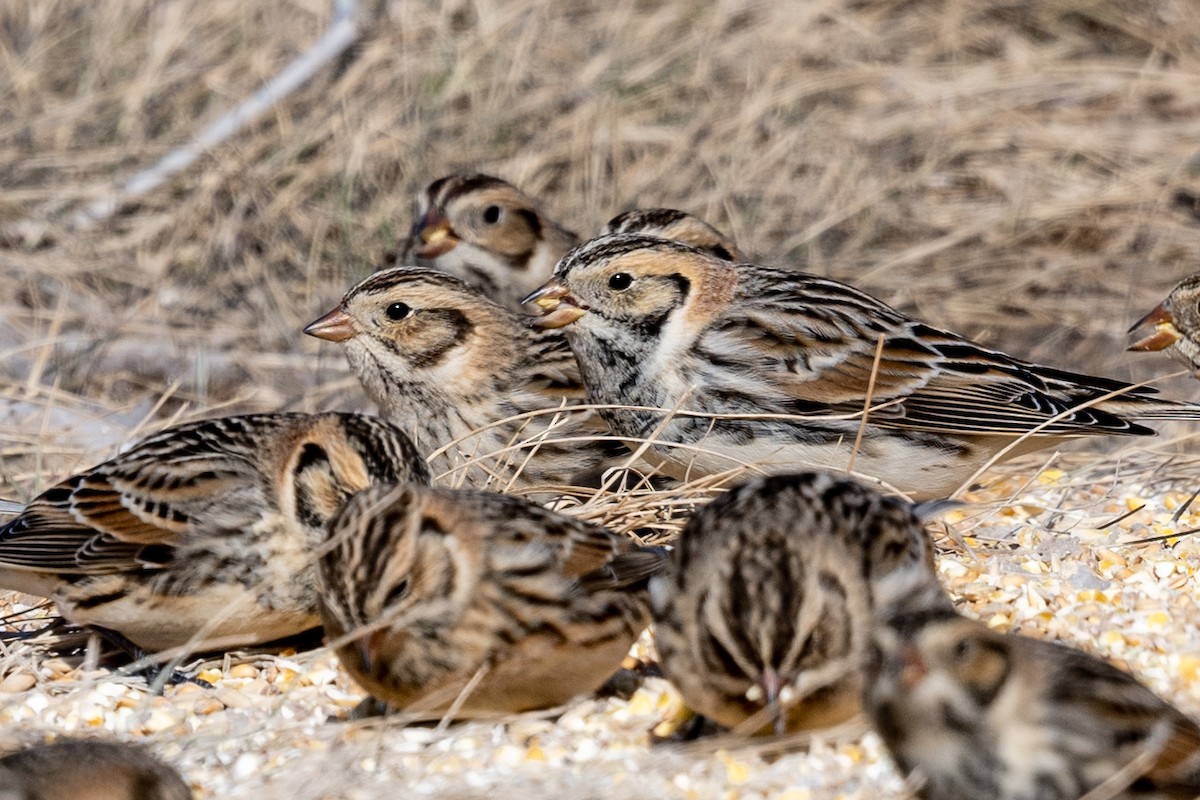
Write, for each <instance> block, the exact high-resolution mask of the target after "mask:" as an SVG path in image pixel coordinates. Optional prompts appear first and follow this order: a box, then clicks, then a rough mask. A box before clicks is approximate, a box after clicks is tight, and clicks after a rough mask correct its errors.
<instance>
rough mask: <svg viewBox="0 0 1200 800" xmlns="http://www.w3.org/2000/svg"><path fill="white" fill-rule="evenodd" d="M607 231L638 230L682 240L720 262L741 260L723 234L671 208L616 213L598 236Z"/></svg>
mask: <svg viewBox="0 0 1200 800" xmlns="http://www.w3.org/2000/svg"><path fill="white" fill-rule="evenodd" d="M610 233H640V234H644V235H646V236H657V237H659V238H660V239H670V240H672V241H675V242H682V243H683V244H686V245H689V246H691V247H694V248H696V249H697V250H699V251H700V252H701V253H705V254H707V255H710V256H713V257H715V258H719V259H721V260H723V261H732V262H735V263H737V262H741V261H744V260H745V257H744V256H743V255H742V252H741V251H740V250H738V246H737V245H736V244H735V243H734V241H733V240H732V239H730V238H729V237H728V236H726V235H725V234H723V233H721V232H720V231H719V230H717V229H716V228H714V227H713V226H712V225H709V224H708V223H707V222H705V221H704V220H702V219H700V218H699V217H697V216H694V215H692V214H689V213H687V212H686V211H678V210H676V209H674V208H639V209H635V210H633V211H626V212H625V213H624V214H618V215H617V216H615V217H613V218H612V219H610V220H609V221H608V224H607V225H605V226H604V230H602V231H601V232H600V235H601V236H606V235H608V234H610Z"/></svg>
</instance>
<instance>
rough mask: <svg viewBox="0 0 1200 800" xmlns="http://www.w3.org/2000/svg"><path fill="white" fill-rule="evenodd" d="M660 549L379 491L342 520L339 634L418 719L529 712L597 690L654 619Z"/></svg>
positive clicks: (462, 501)
mask: <svg viewBox="0 0 1200 800" xmlns="http://www.w3.org/2000/svg"><path fill="white" fill-rule="evenodd" d="M664 565H665V555H664V553H663V552H662V551H661V549H660V548H639V547H638V546H637V545H635V544H634V542H633V540H632V539H630V538H628V537H625V536H619V535H617V534H613V533H610V532H609V531H607V530H605V529H604V528H601V527H598V526H596V525H592V524H590V523H587V522H584V521H582V520H577V519H573V518H571V517H567V516H563V515H562V514H558V513H556V512H553V511H549V510H547V509H545V508H543V507H541V506H539V505H536V504H534V503H531V502H529V501H527V500H523V499H521V498H519V497H514V496H512V495H501V494H495V493H490V492H475V491H465V490H454V489H436V488H434V489H430V488H425V487H418V486H415V485H409V486H399V487H395V488H387V487H373V488H372V489H370V490H368V491H365V492H362V493H361V494H359V495H357V496H355V497H354V498H352V499H351V500H350V502H348V503H347V504H346V507H345V508H344V509H343V510H342V512H341V513H340V514H338V516H337V517H336V518H335V519H334V521H333V522H332V523H331V525H330V544H329V546H328V548H327V550H326V553H325V555H324V556H323V557H322V559H321V562H320V579H321V598H322V616H323V618H324V620H325V632H326V635H327V636H328V637H329V638H330V639H331V640H332V641H333V642H334V644H335V645H336V647H337V652H338V655H339V656H340V658H341V659H342V663H343V664H344V665H345V666H346V668H347V669H348V670H349V671H350V674H351V675H352V676H353V677H354V679H355V680H356V681H358V682H359V683H360V684H361V685H362V686H363V688H364V689H366V690H367V691H368V692H369V693H370V694H371V695H372V696H374V697H375V698H377V699H379V700H382V701H384V702H386V703H389V704H391V705H392V706H395V707H397V708H403V709H405V710H408V711H437V712H444V711H446V710H447V709H451V710H453V711H454V713H455V715H457V714H460V713H461V714H468V715H469V714H477V713H487V712H517V711H526V710H530V709H536V708H548V707H551V706H555V705H560V704H562V703H565V702H566V701H568V700H570V699H571V698H572V697H574V696H576V695H579V694H584V693H588V692H592V691H595V690H596V689H597V688H598V687H599V686H601V684H603V683H604V681H605V679H607V678H608V677H609V676H610V675H612V674H613V672H615V671H616V669H617V667H618V666H619V664H620V662H621V659H622V658H623V657H624V656H625V654H626V653H627V652H628V651H629V647H630V645H631V644H632V643H633V641H634V640H635V639H636V638H637V636H638V634H639V633H640V632H641V631H642V629H643V628H645V626H646V624H647V622H648V619H649V610H648V608H647V606H648V604H649V600H648V598H647V595H646V589H645V587H646V582H647V580H648V579H649V578H650V577H651V576H652V575H654V574H655V573H656V572H658V571H659V570H660V569H661V568H662V567H663V566H664Z"/></svg>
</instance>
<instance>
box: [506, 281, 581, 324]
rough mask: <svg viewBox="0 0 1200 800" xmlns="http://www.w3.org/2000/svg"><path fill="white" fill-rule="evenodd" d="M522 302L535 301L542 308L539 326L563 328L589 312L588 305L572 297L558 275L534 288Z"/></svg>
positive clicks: (538, 321)
mask: <svg viewBox="0 0 1200 800" xmlns="http://www.w3.org/2000/svg"><path fill="white" fill-rule="evenodd" d="M521 303H522V304H525V303H534V304H535V305H537V307H538V308H540V309H541V310H542V316H541V317H540V318H539V319H538V320H537V323H536V324H537V326H538V327H539V328H561V327H563V326H565V325H570V324H571V323H572V322H574V321H575V320H577V319H579V318H580V317H582V316H583V315H584V314H586V313H587V307H586V306H584V305H583V304H582V303H580V302H579V301H577V300H576V299H575V298H574V297H572V296H571V291H570V290H569V289H568V288H567V285H566V284H565V283H563V282H562V281H561V280H560V279H558V278H557V277H555V278H551V279H550V280H548V281H546V282H545V283H543V284H542V285H541V286H540V287H538V288H537V289H534V290H533V291H532V292H531V293H530V294H529V296H527V297H526V298H525V299H524V300H522V301H521Z"/></svg>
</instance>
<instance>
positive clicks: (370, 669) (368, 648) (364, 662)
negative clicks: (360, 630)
mask: <svg viewBox="0 0 1200 800" xmlns="http://www.w3.org/2000/svg"><path fill="white" fill-rule="evenodd" d="M385 636H387V631H386V630H384V629H379V630H374V631H371V632H370V633H368V634H366V635H365V636H362V637H359V639H358V641H356V642H355V643H354V649H355V650H357V651H358V660H359V665H360V666H361V667H362V670H363V672H365V673H366V674H367V675H374V674H375V667H376V666H377V663H378V654H377V651H378V650H379V645H380V644H382V642H383V639H384V637H385Z"/></svg>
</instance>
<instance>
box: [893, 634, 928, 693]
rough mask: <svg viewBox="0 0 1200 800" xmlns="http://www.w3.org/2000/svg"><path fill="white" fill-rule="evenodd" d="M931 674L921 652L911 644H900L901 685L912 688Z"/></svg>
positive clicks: (907, 688)
mask: <svg viewBox="0 0 1200 800" xmlns="http://www.w3.org/2000/svg"><path fill="white" fill-rule="evenodd" d="M928 674H929V667H927V666H925V662H924V660H922V658H921V653H920V651H919V650H917V648H915V647H913V646H912V645H911V644H908V643H903V644H901V645H900V685H901V686H903V687H904V688H905V689H906V690H912V689H913V688H915V687H916V685H917V684H918V683H920V682H921V681H922V680H923V679H924V678H925V676H926V675H928Z"/></svg>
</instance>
